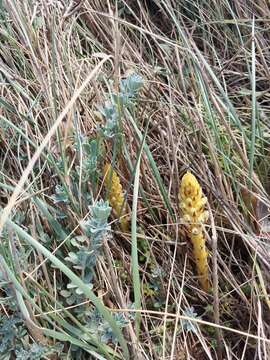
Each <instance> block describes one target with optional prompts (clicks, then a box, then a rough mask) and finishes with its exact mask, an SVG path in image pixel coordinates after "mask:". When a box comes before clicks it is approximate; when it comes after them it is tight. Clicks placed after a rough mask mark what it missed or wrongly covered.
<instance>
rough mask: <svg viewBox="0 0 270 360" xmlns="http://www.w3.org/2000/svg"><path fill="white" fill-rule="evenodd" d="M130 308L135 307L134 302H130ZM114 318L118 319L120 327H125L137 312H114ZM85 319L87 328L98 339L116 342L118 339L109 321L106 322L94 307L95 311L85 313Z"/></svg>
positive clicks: (105, 341) (104, 341)
mask: <svg viewBox="0 0 270 360" xmlns="http://www.w3.org/2000/svg"><path fill="white" fill-rule="evenodd" d="M128 308H130V309H133V308H134V304H130V305H129V306H128ZM113 317H114V320H115V321H116V323H117V325H118V327H119V328H121V329H122V328H124V327H126V326H127V325H128V323H129V320H131V321H132V320H134V319H135V313H133V312H130V313H128V314H124V313H122V312H119V313H114V314H113ZM85 321H86V327H87V329H88V330H89V331H90V332H91V333H92V335H93V336H94V337H96V339H97V340H98V341H101V342H103V343H109V342H113V343H116V342H117V339H116V337H115V335H114V332H113V331H112V329H111V327H110V325H109V324H108V323H107V322H104V320H103V318H102V316H101V315H100V313H99V312H98V311H97V309H94V310H93V311H87V312H86V313H85Z"/></svg>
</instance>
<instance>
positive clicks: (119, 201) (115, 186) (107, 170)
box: [103, 163, 129, 232]
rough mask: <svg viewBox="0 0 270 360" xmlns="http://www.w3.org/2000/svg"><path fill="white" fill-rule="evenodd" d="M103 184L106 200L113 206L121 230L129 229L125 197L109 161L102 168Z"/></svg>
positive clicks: (126, 230)
mask: <svg viewBox="0 0 270 360" xmlns="http://www.w3.org/2000/svg"><path fill="white" fill-rule="evenodd" d="M103 176H104V185H105V188H106V190H107V192H108V200H109V203H110V206H111V207H112V208H113V211H114V213H115V216H116V217H117V218H118V219H119V224H120V228H121V230H122V231H123V232H128V231H129V219H128V217H127V216H124V217H121V216H122V215H126V214H127V208H126V206H125V198H124V192H123V188H122V185H121V183H120V179H119V176H118V175H117V173H116V172H115V171H114V170H113V168H112V166H111V165H110V164H109V163H106V164H105V165H104V168H103Z"/></svg>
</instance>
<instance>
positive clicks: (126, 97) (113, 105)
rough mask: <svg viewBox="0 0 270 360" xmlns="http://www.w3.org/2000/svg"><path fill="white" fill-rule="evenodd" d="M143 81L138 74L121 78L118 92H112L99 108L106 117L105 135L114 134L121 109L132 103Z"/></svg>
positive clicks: (109, 136)
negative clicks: (110, 98)
mask: <svg viewBox="0 0 270 360" xmlns="http://www.w3.org/2000/svg"><path fill="white" fill-rule="evenodd" d="M143 83H144V82H143V78H142V77H141V76H140V75H138V74H132V75H130V76H128V77H127V78H126V79H123V80H121V81H120V91H119V93H113V94H112V100H111V101H110V102H108V103H106V104H105V106H104V107H103V108H101V109H100V112H101V114H102V115H103V116H104V117H105V119H106V124H105V126H104V128H103V133H104V135H105V137H108V138H111V137H113V136H114V135H115V134H116V132H117V127H118V123H119V119H120V117H121V114H122V112H123V109H124V108H129V107H130V106H132V105H133V103H134V100H135V97H136V96H137V95H138V92H139V90H140V89H141V87H142V86H143Z"/></svg>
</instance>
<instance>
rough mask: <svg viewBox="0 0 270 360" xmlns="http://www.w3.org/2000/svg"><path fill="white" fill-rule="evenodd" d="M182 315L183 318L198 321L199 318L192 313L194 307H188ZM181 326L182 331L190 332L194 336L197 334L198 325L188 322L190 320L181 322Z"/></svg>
mask: <svg viewBox="0 0 270 360" xmlns="http://www.w3.org/2000/svg"><path fill="white" fill-rule="evenodd" d="M183 315H184V316H188V317H190V318H194V319H200V317H199V316H197V315H198V314H197V313H196V312H195V311H194V307H193V306H191V307H188V308H186V309H185V310H184V311H183ZM181 324H182V329H183V330H186V331H192V332H194V333H195V334H197V332H198V325H197V323H196V322H194V321H190V320H185V319H184V320H181Z"/></svg>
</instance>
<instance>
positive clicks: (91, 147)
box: [76, 137, 101, 182]
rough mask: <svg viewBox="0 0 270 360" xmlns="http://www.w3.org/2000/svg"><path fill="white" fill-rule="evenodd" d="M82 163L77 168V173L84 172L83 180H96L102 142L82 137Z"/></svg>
mask: <svg viewBox="0 0 270 360" xmlns="http://www.w3.org/2000/svg"><path fill="white" fill-rule="evenodd" d="M81 151H82V165H81V168H80V167H79V166H78V167H77V168H76V170H77V173H78V174H79V173H81V174H82V181H83V182H86V181H88V180H90V181H92V182H93V181H95V180H96V179H97V170H98V166H97V165H98V160H99V158H100V156H101V149H100V143H99V141H98V139H89V138H87V137H83V138H82V139H81Z"/></svg>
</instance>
